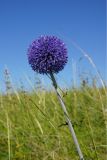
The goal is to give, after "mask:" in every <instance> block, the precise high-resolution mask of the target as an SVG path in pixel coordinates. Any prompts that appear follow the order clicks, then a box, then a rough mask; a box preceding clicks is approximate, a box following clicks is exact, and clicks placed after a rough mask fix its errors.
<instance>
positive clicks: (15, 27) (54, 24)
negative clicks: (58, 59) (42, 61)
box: [0, 0, 106, 88]
mask: <svg viewBox="0 0 107 160" xmlns="http://www.w3.org/2000/svg"><path fill="white" fill-rule="evenodd" d="M40 35H56V36H58V37H59V38H61V39H63V41H64V42H65V43H66V45H67V48H68V55H69V61H68V64H67V65H66V67H65V69H64V71H62V72H61V73H60V74H59V80H60V81H61V77H62V78H63V79H64V80H65V81H66V82H67V83H68V84H70V83H72V82H71V79H72V78H73V73H72V70H73V69H72V66H75V64H77V68H78V69H80V70H81V72H87V73H89V72H92V73H93V68H92V66H91V65H90V64H89V62H88V61H87V60H86V59H83V60H82V61H81V62H79V58H80V57H81V56H82V54H81V52H80V51H79V50H78V49H77V48H76V47H74V46H73V44H72V41H75V42H76V43H77V44H78V45H79V46H80V47H81V48H83V49H84V50H85V51H87V52H88V53H89V55H90V56H91V57H92V59H93V61H94V62H95V64H96V66H97V68H98V70H99V71H100V73H101V75H102V77H103V78H104V79H105V67H106V66H105V59H106V58H105V57H106V42H105V41H106V0H81V1H80V0H9V1H8V0H0V84H1V86H3V81H4V78H3V71H4V68H5V65H6V66H7V67H8V68H9V70H10V72H11V76H12V78H13V80H14V82H15V83H17V82H18V80H19V79H23V80H24V82H25V81H26V80H25V79H24V76H25V74H26V75H28V76H30V77H34V73H33V71H32V70H31V68H30V66H29V65H28V61H27V56H26V53H27V48H28V46H29V44H30V43H31V42H32V41H33V40H34V39H35V38H38V36H40ZM72 62H73V63H72ZM72 64H73V65H72ZM74 68H75V67H74ZM78 69H77V70H78ZM74 76H75V75H74ZM41 78H43V76H41ZM77 79H78V77H77ZM44 81H45V79H44ZM46 81H47V80H46ZM0 88H1V87H0ZM2 88H3V87H2Z"/></svg>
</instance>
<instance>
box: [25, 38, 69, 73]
mask: <svg viewBox="0 0 107 160" xmlns="http://www.w3.org/2000/svg"><path fill="white" fill-rule="evenodd" d="M67 60H68V56H67V49H66V46H65V44H64V43H63V42H62V40H60V39H59V38H57V37H56V36H41V37H40V38H39V39H37V40H35V41H33V42H32V44H31V45H30V46H29V49H28V61H29V64H30V65H31V67H32V69H33V70H34V71H36V72H38V73H41V74H50V73H58V72H59V71H61V70H62V69H63V68H64V66H65V64H66V63H67Z"/></svg>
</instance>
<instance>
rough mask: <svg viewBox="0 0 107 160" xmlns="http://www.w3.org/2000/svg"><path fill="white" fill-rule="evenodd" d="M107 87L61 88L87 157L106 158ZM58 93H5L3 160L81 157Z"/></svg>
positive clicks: (0, 124) (0, 123) (0, 115)
mask: <svg viewBox="0 0 107 160" xmlns="http://www.w3.org/2000/svg"><path fill="white" fill-rule="evenodd" d="M105 91H106V90H105V89H104V88H98V87H96V86H93V87H88V86H84V85H83V86H81V87H80V88H78V89H70V90H69V91H67V94H64V93H62V92H61V94H62V96H63V100H64V102H65V104H66V106H67V110H68V112H69V116H70V118H71V120H72V123H73V126H74V129H75V132H76V135H77V137H78V140H79V143H80V146H81V149H82V151H83V154H84V158H85V160H106V158H107V157H106V153H107V143H106V125H107V118H106V116H107V109H106V95H105ZM64 124H65V118H64V115H63V112H62V110H61V106H60V104H59V101H58V99H57V97H56V95H55V93H54V91H45V90H43V91H38V92H35V91H32V92H30V93H29V92H24V90H22V91H16V92H15V93H13V94H7V95H2V94H1V95H0V160H79V157H78V154H77V151H76V149H75V146H74V143H73V140H72V137H71V135H70V133H69V130H68V127H67V125H64Z"/></svg>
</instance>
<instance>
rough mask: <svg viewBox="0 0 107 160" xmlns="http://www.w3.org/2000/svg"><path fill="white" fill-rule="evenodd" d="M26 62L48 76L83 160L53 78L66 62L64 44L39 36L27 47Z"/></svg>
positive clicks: (60, 41) (48, 37)
mask: <svg viewBox="0 0 107 160" xmlns="http://www.w3.org/2000/svg"><path fill="white" fill-rule="evenodd" d="M28 61H29V64H30V65H31V67H32V69H33V70H34V71H36V72H37V73H40V74H46V75H48V76H50V78H51V80H52V83H53V86H54V88H55V92H56V94H57V97H58V99H59V101H60V104H61V107H62V110H63V112H64V115H65V119H66V122H67V124H68V127H69V130H70V133H71V135H72V138H73V140H74V143H75V146H76V149H77V151H78V154H79V157H80V160H84V158H83V154H82V151H81V149H80V146H79V143H78V140H77V137H76V134H75V131H74V129H73V126H72V122H71V120H70V118H69V115H68V112H67V109H66V106H65V103H64V102H63V99H62V97H61V94H60V93H59V91H58V85H57V82H56V79H55V76H54V74H55V73H56V74H57V73H58V72H59V71H61V70H63V68H64V66H65V65H66V63H67V61H68V55H67V48H66V46H65V44H64V43H63V41H62V40H60V39H59V38H57V37H56V36H41V37H40V38H39V39H37V40H35V41H33V42H32V44H31V45H30V46H29V49H28Z"/></svg>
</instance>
